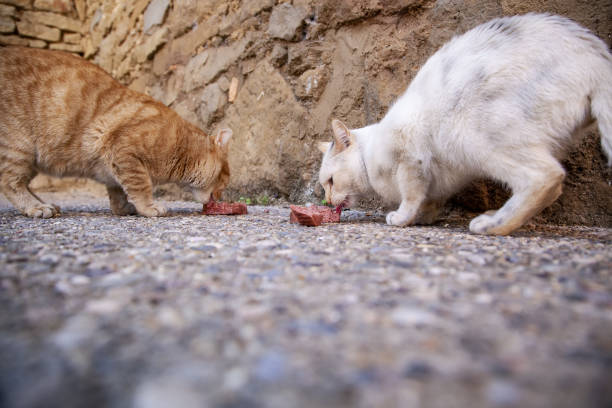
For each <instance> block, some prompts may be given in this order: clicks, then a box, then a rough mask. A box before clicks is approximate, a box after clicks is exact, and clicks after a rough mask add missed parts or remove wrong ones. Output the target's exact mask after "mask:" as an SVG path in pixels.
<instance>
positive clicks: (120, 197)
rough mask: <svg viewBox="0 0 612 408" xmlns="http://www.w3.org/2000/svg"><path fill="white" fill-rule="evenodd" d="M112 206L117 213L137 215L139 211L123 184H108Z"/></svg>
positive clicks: (107, 189)
mask: <svg viewBox="0 0 612 408" xmlns="http://www.w3.org/2000/svg"><path fill="white" fill-rule="evenodd" d="M106 191H107V192H108V199H109V201H110V208H111V211H112V212H113V214H115V215H135V214H137V213H138V211H137V210H136V207H134V204H132V203H130V202H129V201H128V199H127V195H126V194H125V192H124V191H123V189H122V188H121V186H106Z"/></svg>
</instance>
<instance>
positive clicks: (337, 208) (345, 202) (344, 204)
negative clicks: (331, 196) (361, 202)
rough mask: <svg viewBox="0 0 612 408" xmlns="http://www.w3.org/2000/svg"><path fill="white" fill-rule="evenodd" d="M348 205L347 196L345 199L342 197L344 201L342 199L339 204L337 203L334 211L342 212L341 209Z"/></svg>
mask: <svg viewBox="0 0 612 408" xmlns="http://www.w3.org/2000/svg"><path fill="white" fill-rule="evenodd" d="M349 205H350V200H349V198H348V197H347V198H345V199H344V201H342V202H341V203H340V204H338V205H337V206H336V213H337V214H340V213H341V212H342V209H343V208H344V207H348V206H349Z"/></svg>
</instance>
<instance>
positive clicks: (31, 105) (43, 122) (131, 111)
mask: <svg viewBox="0 0 612 408" xmlns="http://www.w3.org/2000/svg"><path fill="white" fill-rule="evenodd" d="M0 112H1V114H0V189H1V191H2V192H3V193H4V195H5V196H6V197H7V199H8V200H9V201H11V203H12V204H13V205H14V206H15V207H16V208H18V209H19V210H20V211H21V212H22V213H23V214H24V215H27V216H30V217H43V218H48V217H52V216H54V215H56V214H58V213H59V209H58V208H57V206H54V205H52V204H46V203H44V202H42V201H41V200H40V199H39V198H38V197H37V196H36V195H34V194H32V192H31V191H30V190H29V189H28V184H29V182H30V180H32V178H33V177H34V176H35V175H36V174H37V173H45V174H49V175H53V176H58V177H63V176H76V177H87V178H92V179H94V180H97V181H99V182H100V183H103V184H105V185H106V186H107V190H108V195H109V199H110V206H111V209H112V211H113V213H114V214H118V215H125V214H134V213H138V214H141V215H144V216H161V215H164V214H165V212H166V210H165V208H163V206H161V205H160V204H158V203H155V202H154V201H153V196H152V188H153V185H155V184H159V183H165V182H174V183H177V184H179V185H183V186H185V187H188V188H191V190H192V191H193V193H194V195H195V197H196V198H197V199H198V200H199V201H202V202H203V203H206V202H208V200H209V198H210V196H211V194H214V195H216V196H219V195H220V193H221V191H222V190H223V189H224V188H225V186H226V185H227V183H228V181H229V166H228V162H227V142H228V140H229V138H230V137H231V130H229V129H222V130H221V131H220V132H219V134H218V135H217V136H216V137H212V136H208V135H206V134H205V133H204V132H202V131H201V130H200V129H198V128H197V127H195V126H194V125H192V124H190V123H189V122H187V121H185V120H183V119H182V118H181V117H180V116H179V115H178V114H176V113H175V112H174V111H173V110H171V109H169V108H167V107H166V106H164V105H163V104H161V103H159V102H157V101H155V100H153V99H152V98H150V97H149V96H147V95H144V94H141V93H138V92H135V91H132V90H130V89H128V88H126V87H124V86H123V85H121V84H120V83H119V82H117V81H115V80H114V79H113V78H111V77H110V76H109V75H108V74H107V73H106V72H104V71H103V70H102V69H100V68H99V67H97V66H95V65H93V64H91V63H89V62H87V61H85V60H83V59H81V58H79V57H77V56H74V55H71V54H67V53H62V52H56V51H45V50H35V49H29V48H20V47H6V48H0Z"/></svg>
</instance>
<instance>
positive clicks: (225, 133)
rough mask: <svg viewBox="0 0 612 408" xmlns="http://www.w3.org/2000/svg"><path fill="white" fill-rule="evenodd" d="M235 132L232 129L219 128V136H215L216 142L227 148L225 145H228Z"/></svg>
mask: <svg viewBox="0 0 612 408" xmlns="http://www.w3.org/2000/svg"><path fill="white" fill-rule="evenodd" d="M233 134H234V133H233V132H232V129H229V128H223V129H221V130H219V133H217V137H216V138H215V143H216V144H217V145H218V146H219V147H222V148H225V147H227V143H228V142H229V140H230V139H231V138H232V135H233Z"/></svg>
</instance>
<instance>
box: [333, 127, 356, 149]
mask: <svg viewBox="0 0 612 408" xmlns="http://www.w3.org/2000/svg"><path fill="white" fill-rule="evenodd" d="M332 129H333V131H334V142H335V143H334V148H335V150H336V153H340V152H342V151H343V150H344V149H346V148H348V147H350V146H351V144H353V135H351V132H350V131H349V130H348V128H347V127H346V125H345V124H344V123H342V122H341V121H339V120H338V119H334V120H332Z"/></svg>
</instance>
